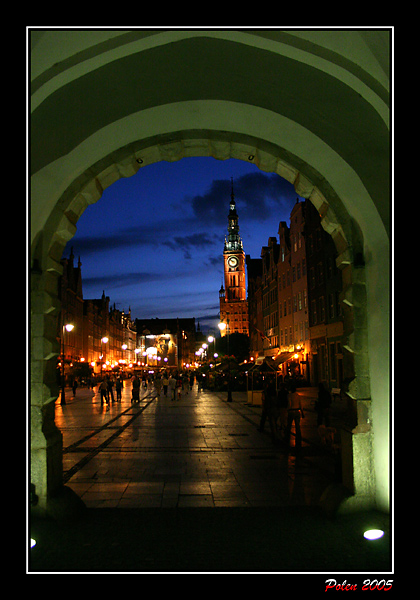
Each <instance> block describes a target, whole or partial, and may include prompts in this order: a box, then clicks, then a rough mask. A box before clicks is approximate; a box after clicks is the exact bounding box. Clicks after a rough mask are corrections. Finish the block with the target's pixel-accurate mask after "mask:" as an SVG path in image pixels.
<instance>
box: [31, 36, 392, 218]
mask: <svg viewBox="0 0 420 600" xmlns="http://www.w3.org/2000/svg"><path fill="white" fill-rule="evenodd" d="M137 33H138V32H137ZM178 33H179V32H178ZM225 33H226V32H225ZM125 35H131V36H133V32H129V33H127V34H125ZM286 35H287V34H286ZM122 37H124V36H122ZM149 37H150V38H152V37H153V36H149ZM156 37H159V36H156ZM251 37H254V39H255V37H256V36H251ZM289 39H290V35H289ZM117 41H119V42H121V39H119V38H113V42H114V46H115V45H116V44H117ZM125 41H127V40H125ZM107 43H108V44H109V41H108V42H107ZM95 48H96V52H97V53H98V48H97V47H95ZM267 48H268V46H266V47H252V46H250V45H247V44H245V43H238V42H237V41H232V40H228V39H221V38H218V37H207V36H206V35H200V36H198V37H197V36H193V37H190V36H188V35H187V36H186V37H185V38H184V39H176V40H175V41H173V42H171V43H165V44H164V45H155V46H152V45H151V44H149V47H147V48H145V49H144V50H142V51H140V52H135V53H133V54H130V53H128V54H127V52H125V53H124V55H122V56H119V57H118V58H115V59H114V60H111V61H110V62H105V63H103V64H101V65H97V66H96V68H93V69H91V70H88V69H85V70H84V72H83V74H81V75H80V76H79V77H77V78H75V79H73V80H71V79H70V78H68V80H67V82H66V83H64V84H63V85H61V87H57V88H56V89H55V91H53V92H52V93H51V94H50V95H48V96H46V97H45V99H44V100H43V101H42V102H40V103H39V104H38V105H37V107H36V108H35V109H34V111H33V113H32V117H31V126H32V133H31V142H32V149H31V152H32V159H31V169H32V172H33V173H36V172H38V171H40V170H41V169H42V168H44V167H46V166H47V165H48V164H50V163H52V162H53V161H55V160H57V159H59V158H60V157H63V156H65V155H67V154H69V153H71V152H72V151H73V150H74V149H75V148H77V147H78V146H80V144H82V143H83V142H84V140H87V139H88V138H90V137H91V136H94V135H95V134H97V132H100V131H104V130H106V129H107V128H108V127H110V126H112V129H115V128H118V123H123V122H124V121H125V120H126V119H127V118H130V116H131V115H134V114H137V115H139V114H141V113H144V114H145V115H146V114H147V113H149V111H151V110H152V111H153V109H154V108H155V107H158V108H159V110H160V111H163V109H164V108H165V107H167V108H168V111H169V113H170V111H171V106H177V107H179V106H181V103H186V104H185V106H186V105H188V103H192V104H190V106H192V105H193V104H194V103H197V102H198V101H204V104H205V103H206V102H208V101H210V102H216V103H217V102H220V103H221V104H220V106H222V105H223V104H225V105H230V106H232V105H233V104H232V103H236V106H237V108H238V110H241V107H242V109H246V106H250V107H251V108H252V107H254V108H255V109H258V110H260V111H261V112H265V111H268V112H267V114H270V113H271V114H272V115H276V114H277V115H280V116H281V118H282V119H283V120H284V121H285V122H286V121H289V122H293V123H296V125H297V126H298V128H299V129H300V128H303V129H304V130H307V131H308V132H309V133H310V134H311V136H314V137H316V138H318V139H319V140H322V143H323V144H324V145H325V146H326V147H329V148H330V149H331V151H332V152H333V153H334V154H336V155H338V156H340V157H342V159H343V160H344V161H345V163H346V164H347V165H348V166H349V167H350V168H351V169H353V170H354V172H355V173H357V174H358V176H359V178H360V179H361V181H362V182H363V185H364V186H365V187H366V189H367V191H368V192H369V194H370V196H371V197H372V198H373V199H374V201H375V200H376V201H377V202H376V205H377V208H378V211H379V213H380V214H381V218H382V220H383V222H384V225H385V227H387V225H388V215H387V209H386V207H387V202H383V200H384V198H388V197H389V196H388V195H389V189H388V184H389V181H388V179H389V178H388V175H387V173H388V160H389V156H388V148H389V139H388V138H389V131H388V128H387V125H386V122H385V121H384V120H383V118H381V116H380V112H378V110H376V109H375V107H374V106H373V105H372V103H371V102H369V101H368V100H367V99H366V95H362V94H361V93H360V92H359V91H356V90H355V89H353V87H351V86H350V85H347V84H346V83H344V82H343V81H341V80H340V79H338V78H337V77H335V76H333V75H332V74H330V73H327V72H325V71H323V70H321V69H319V68H315V67H314V66H313V65H312V64H307V63H305V62H302V61H299V60H296V59H295V58H292V57H291V56H285V55H282V54H280V53H278V52H277V53H274V52H271V51H270V50H268V49H267ZM84 52H85V53H86V52H87V50H85V51H84ZM324 52H325V51H324ZM91 53H93V50H92V49H91ZM330 54H331V52H330ZM82 55H83V53H82ZM98 56H99V54H98ZM77 57H78V58H77ZM113 57H114V55H113ZM82 58H83V56H81V55H80V54H77V55H75V57H73V59H72V61H73V64H76V62H77V60H79V61H80V64H81V59H82ZM69 60H70V59H69V58H68V59H67V65H68V61H69ZM261 65H263V68H261ZM68 66H69V65H68ZM48 76H52V74H51V72H50V73H49V75H46V74H44V78H45V81H44V83H45V84H46V85H47V87H48V83H47V81H46V78H48ZM42 78H43V76H42V75H39V78H38V80H35V88H37V89H38V90H39V93H41V91H42V84H43V82H42ZM364 79H365V80H366V81H367V79H368V77H367V76H366V77H365V78H364ZM372 87H373V86H372ZM377 87H378V86H377ZM383 95H384V94H383ZM252 112H255V111H253V110H251V111H250V114H252ZM257 112H258V111H257ZM355 117H356V118H355ZM275 120H276V119H275ZM252 129H254V130H255V129H256V127H255V124H254V127H252ZM233 131H234V129H233ZM135 133H136V135H138V139H139V140H140V139H143V137H144V133H143V131H141V130H140V129H139V131H138V133H137V132H135ZM278 135H279V137H281V132H280V134H279V133H278ZM45 139H48V144H44V140H45ZM115 149H116V150H117V148H115ZM303 153H305V152H303ZM378 173H382V174H383V176H382V177H381V176H378Z"/></svg>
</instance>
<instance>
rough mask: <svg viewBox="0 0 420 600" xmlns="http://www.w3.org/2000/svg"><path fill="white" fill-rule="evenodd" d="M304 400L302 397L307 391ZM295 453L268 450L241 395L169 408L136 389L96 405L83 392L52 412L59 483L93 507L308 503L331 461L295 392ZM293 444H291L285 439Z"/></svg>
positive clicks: (256, 410)
mask: <svg viewBox="0 0 420 600" xmlns="http://www.w3.org/2000/svg"><path fill="white" fill-rule="evenodd" d="M307 393H308V392H307ZM303 394H304V392H302V397H303V398H304V404H306V405H307V406H306V407H305V408H306V410H305V419H303V420H302V433H303V438H304V441H303V448H302V452H301V455H300V456H296V455H295V452H294V449H293V447H292V448H291V450H290V452H287V450H286V448H285V447H276V446H274V445H273V443H272V441H271V436H270V432H269V425H268V423H266V426H265V427H266V431H265V433H264V434H261V433H260V432H259V431H258V430H257V427H258V426H259V422H260V415H261V408H260V407H257V406H249V405H247V402H246V400H247V396H246V393H244V392H236V393H235V392H234V393H233V402H232V403H228V402H226V401H225V400H226V394H221V393H211V392H207V391H204V392H200V394H198V393H197V387H196V386H194V389H193V390H192V391H190V392H188V393H185V392H183V394H182V396H181V399H180V400H175V401H172V400H171V399H169V398H168V397H165V396H164V395H163V393H161V395H160V396H159V397H158V398H156V397H155V396H153V395H152V393H151V391H150V390H144V389H143V390H142V399H141V402H140V403H139V404H132V403H131V400H130V398H131V392H130V388H129V387H127V388H125V389H124V391H123V394H122V401H121V402H113V403H110V405H103V406H102V405H101V403H100V398H99V395H98V394H97V393H95V394H94V393H93V392H92V391H88V390H86V389H81V390H78V391H77V394H76V397H74V398H73V397H72V396H71V395H70V398H68V399H67V404H66V405H65V406H61V405H59V404H57V407H56V423H57V426H58V428H59V429H60V430H61V431H62V433H63V446H64V482H65V483H66V484H67V485H68V486H69V487H71V488H72V489H73V490H74V491H75V492H76V493H77V494H78V495H79V496H80V497H81V498H82V500H83V501H84V502H85V504H86V506H88V507H93V508H100V507H101V508H116V507H119V508H139V507H174V506H178V507H182V506H185V507H186V506H214V507H217V506H290V505H293V506H295V505H316V504H317V503H318V501H319V498H320V495H321V494H322V492H323V490H324V489H325V487H326V486H327V485H328V484H329V483H331V482H332V481H333V479H334V469H335V467H336V463H337V457H336V456H334V454H333V453H331V452H326V451H325V449H324V448H323V447H322V446H321V444H320V443H319V439H315V438H317V434H316V428H315V422H314V419H315V414H314V412H313V411H311V410H310V396H308V395H306V396H304V395H303ZM291 444H294V438H293V436H292V438H291Z"/></svg>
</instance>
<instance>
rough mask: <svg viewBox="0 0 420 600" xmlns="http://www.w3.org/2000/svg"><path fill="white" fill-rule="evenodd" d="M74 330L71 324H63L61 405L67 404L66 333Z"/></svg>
mask: <svg viewBox="0 0 420 600" xmlns="http://www.w3.org/2000/svg"><path fill="white" fill-rule="evenodd" d="M72 329H74V325H72V324H71V323H66V324H65V325H64V324H63V330H62V336H61V337H62V344H63V352H62V355H61V356H62V359H61V402H60V404H61V405H63V404H65V403H66V392H65V389H64V388H65V381H64V331H72Z"/></svg>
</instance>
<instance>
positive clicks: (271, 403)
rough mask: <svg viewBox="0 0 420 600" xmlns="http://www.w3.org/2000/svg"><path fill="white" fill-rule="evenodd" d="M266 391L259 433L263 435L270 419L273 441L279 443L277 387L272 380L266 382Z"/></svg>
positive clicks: (263, 395) (263, 398)
mask: <svg viewBox="0 0 420 600" xmlns="http://www.w3.org/2000/svg"><path fill="white" fill-rule="evenodd" d="M264 383H265V385H264V389H263V392H262V403H263V404H262V413H261V420H260V426H259V428H258V431H260V432H261V433H262V432H263V431H264V426H265V422H266V420H267V418H268V422H269V424H270V430H271V439H272V440H273V442H276V441H277V430H276V421H275V414H274V413H275V403H276V385H275V383H274V381H273V379H272V378H270V379H266V381H265V382H264Z"/></svg>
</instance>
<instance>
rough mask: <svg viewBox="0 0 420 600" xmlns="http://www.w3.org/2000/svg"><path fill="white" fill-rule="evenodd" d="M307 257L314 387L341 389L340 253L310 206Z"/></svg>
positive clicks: (306, 225)
mask: <svg viewBox="0 0 420 600" xmlns="http://www.w3.org/2000/svg"><path fill="white" fill-rule="evenodd" d="M305 237H306V245H307V248H306V255H307V269H308V296H309V332H310V345H311V352H310V359H311V383H312V384H313V385H317V384H318V383H319V382H321V381H323V382H327V384H328V386H329V387H330V388H340V387H341V384H342V381H343V354H342V335H343V314H342V309H341V304H340V299H339V296H340V294H341V292H342V277H341V271H340V270H339V269H338V268H337V266H336V258H337V250H336V248H335V245H334V242H333V240H332V238H331V236H330V235H329V234H328V233H327V232H326V231H324V229H323V228H322V225H321V218H320V216H319V214H318V211H317V210H316V208H315V207H314V206H313V205H312V204H311V203H310V202H308V203H307V208H306V224H305Z"/></svg>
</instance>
